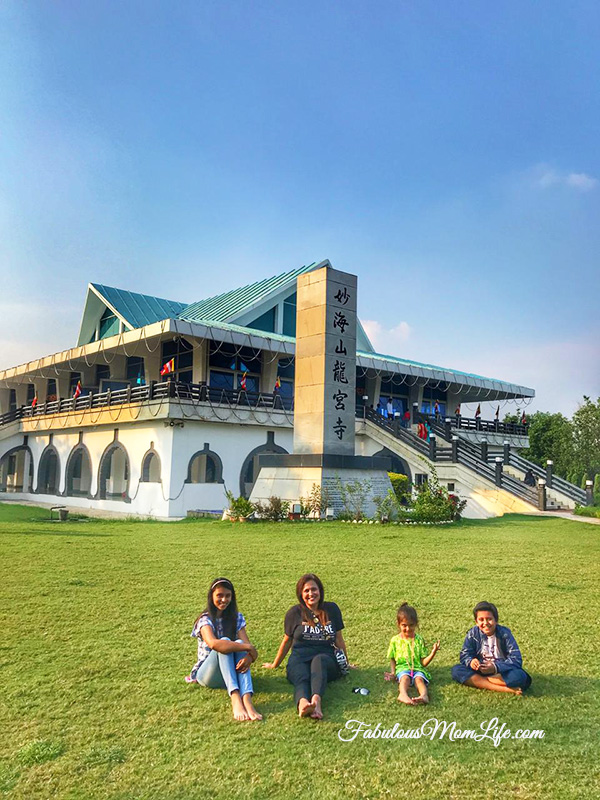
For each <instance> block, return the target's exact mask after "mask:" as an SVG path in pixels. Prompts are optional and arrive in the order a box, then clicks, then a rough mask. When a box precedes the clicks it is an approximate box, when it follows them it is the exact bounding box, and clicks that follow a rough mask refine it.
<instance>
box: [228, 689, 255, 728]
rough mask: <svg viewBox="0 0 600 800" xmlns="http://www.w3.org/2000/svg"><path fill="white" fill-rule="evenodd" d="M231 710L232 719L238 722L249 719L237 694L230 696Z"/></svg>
mask: <svg viewBox="0 0 600 800" xmlns="http://www.w3.org/2000/svg"><path fill="white" fill-rule="evenodd" d="M231 708H232V709H233V718H234V719H236V720H237V721H238V722H245V721H246V720H249V719H250V717H249V716H248V712H247V711H246V709H245V708H244V704H243V703H242V698H241V697H240V693H239V692H233V694H232V695H231Z"/></svg>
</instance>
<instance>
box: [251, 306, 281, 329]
mask: <svg viewBox="0 0 600 800" xmlns="http://www.w3.org/2000/svg"><path fill="white" fill-rule="evenodd" d="M246 327H248V328H256V329H257V330H259V331H268V332H269V333H275V307H273V308H270V309H269V310H268V311H265V313H264V314H261V315H260V317H257V318H256V319H255V320H254V321H253V322H249V323H248V325H247V326H246Z"/></svg>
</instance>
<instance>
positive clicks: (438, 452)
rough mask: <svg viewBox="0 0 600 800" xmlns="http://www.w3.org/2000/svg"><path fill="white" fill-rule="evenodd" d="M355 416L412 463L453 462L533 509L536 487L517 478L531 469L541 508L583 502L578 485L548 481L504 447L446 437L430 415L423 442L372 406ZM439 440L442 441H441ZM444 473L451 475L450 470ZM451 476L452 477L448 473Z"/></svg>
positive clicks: (537, 506) (450, 464) (372, 432)
mask: <svg viewBox="0 0 600 800" xmlns="http://www.w3.org/2000/svg"><path fill="white" fill-rule="evenodd" d="M357 416H360V417H362V418H363V419H364V421H365V426H366V431H369V430H370V433H371V434H372V438H374V439H376V440H377V441H380V442H382V443H383V441H382V437H381V435H379V436H378V435H377V432H380V433H384V432H385V434H387V436H386V437H385V440H386V442H385V444H386V446H387V447H388V448H389V449H391V450H393V451H394V452H397V454H398V455H399V456H401V457H404V458H406V457H407V456H408V457H409V460H411V461H412V463H413V464H414V463H415V457H416V458H417V463H418V459H419V458H420V459H425V460H426V461H427V462H428V463H429V464H434V465H437V464H439V465H440V466H442V465H443V466H444V467H445V466H447V467H451V466H452V465H457V472H458V467H463V468H465V469H466V470H468V471H469V472H470V473H472V474H474V475H476V476H477V478H479V479H480V481H482V482H483V483H484V484H485V485H487V486H488V487H489V488H490V489H492V488H496V489H502V490H504V491H506V492H509V493H510V494H511V495H513V496H514V497H515V498H518V499H519V500H521V501H523V502H524V503H526V504H527V505H528V506H529V507H533V508H536V509H537V508H539V497H538V490H537V487H531V486H528V485H527V484H526V483H525V482H524V481H523V480H522V479H521V475H524V474H525V473H526V472H527V470H528V469H531V471H532V472H533V474H534V475H535V476H536V478H543V479H544V480H546V481H547V488H546V507H545V509H544V510H546V509H548V508H550V509H553V510H561V509H569V508H573V506H574V505H575V503H579V504H582V505H583V504H585V502H586V498H585V492H584V491H583V490H582V489H579V488H578V487H577V486H573V484H570V483H569V482H568V481H565V480H563V479H562V478H557V477H556V476H552V477H551V480H550V482H549V483H548V475H547V473H546V472H545V471H544V470H543V469H542V468H541V467H539V466H538V465H536V464H533V463H532V462H530V461H527V460H526V459H524V458H522V456H520V455H518V453H516V452H514V451H511V450H510V448H507V449H506V450H505V452H504V454H503V456H502V458H500V456H499V455H497V454H496V453H490V454H488V453H487V447H481V446H478V445H476V444H473V443H472V442H469V441H466V440H464V439H458V438H457V437H456V436H455V437H452V436H451V437H450V441H448V440H447V438H446V437H447V431H446V428H445V426H444V425H443V424H440V423H437V422H436V421H435V420H432V419H430V418H428V419H427V422H428V424H429V425H430V428H431V431H432V433H434V434H435V436H432V437H431V439H430V441H429V442H426V441H424V440H423V439H420V438H419V437H418V436H416V435H415V434H414V433H413V432H412V430H409V429H407V428H403V427H402V426H401V424H400V422H399V420H390V419H387V418H385V417H383V416H382V415H381V414H378V413H377V412H376V411H374V410H373V409H368V408H367V409H361V410H360V414H357ZM438 441H439V442H440V444H439V445H438ZM442 442H443V444H441V443H442ZM410 456H412V458H410ZM504 456H508V458H507V459H506V458H505V457H504ZM445 471H446V470H445ZM447 474H450V475H451V473H447ZM451 479H452V477H450V480H451ZM456 480H457V481H458V480H459V478H458V477H457V478H456Z"/></svg>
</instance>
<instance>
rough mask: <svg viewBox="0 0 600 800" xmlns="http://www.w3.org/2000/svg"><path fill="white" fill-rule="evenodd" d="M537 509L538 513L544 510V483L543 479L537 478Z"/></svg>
mask: <svg viewBox="0 0 600 800" xmlns="http://www.w3.org/2000/svg"><path fill="white" fill-rule="evenodd" d="M537 491H538V508H539V510H540V511H545V510H546V481H545V480H544V479H543V478H539V480H538V485H537Z"/></svg>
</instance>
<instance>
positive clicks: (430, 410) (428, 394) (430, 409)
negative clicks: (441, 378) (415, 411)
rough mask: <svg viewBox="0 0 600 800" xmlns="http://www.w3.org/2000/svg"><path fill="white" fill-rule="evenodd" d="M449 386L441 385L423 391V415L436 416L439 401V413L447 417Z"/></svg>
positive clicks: (427, 387)
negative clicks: (436, 405) (436, 406)
mask: <svg viewBox="0 0 600 800" xmlns="http://www.w3.org/2000/svg"><path fill="white" fill-rule="evenodd" d="M447 390H448V386H447V384H445V383H440V385H439V386H437V387H436V388H435V389H432V388H430V387H429V386H426V387H425V388H424V389H423V401H422V403H421V413H423V414H435V404H436V401H437V404H438V408H439V413H440V414H441V415H442V416H446V392H447Z"/></svg>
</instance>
